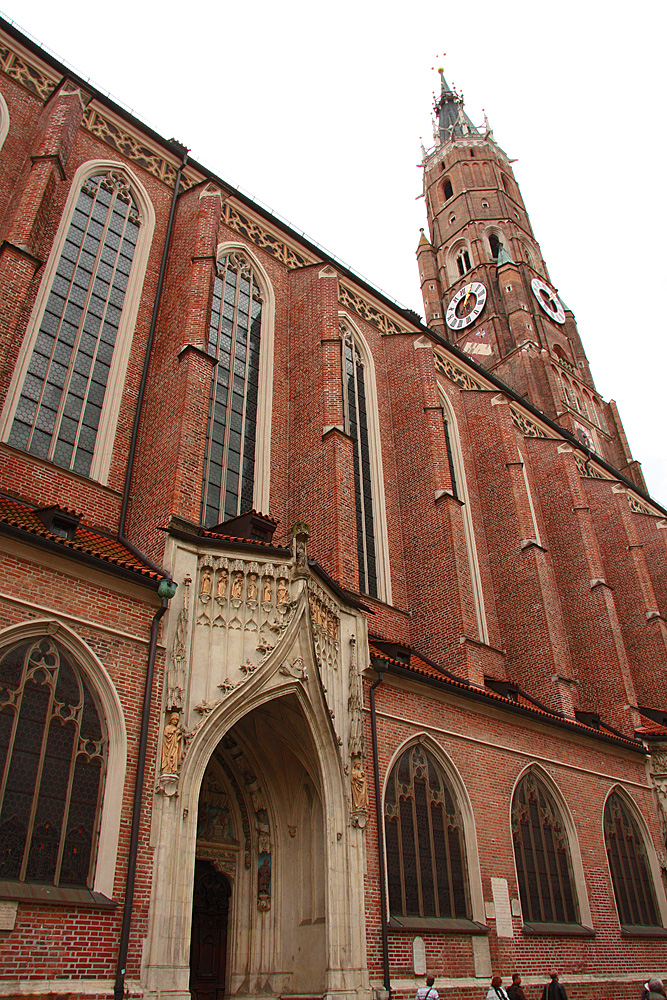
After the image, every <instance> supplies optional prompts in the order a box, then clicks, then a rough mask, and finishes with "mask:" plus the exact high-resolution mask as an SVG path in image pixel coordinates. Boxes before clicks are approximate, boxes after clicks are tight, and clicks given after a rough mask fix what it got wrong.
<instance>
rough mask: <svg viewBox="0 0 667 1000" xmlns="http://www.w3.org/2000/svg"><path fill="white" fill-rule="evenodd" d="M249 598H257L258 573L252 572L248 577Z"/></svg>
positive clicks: (252, 599)
mask: <svg viewBox="0 0 667 1000" xmlns="http://www.w3.org/2000/svg"><path fill="white" fill-rule="evenodd" d="M248 600H249V601H256V600H257V574H256V573H251V574H250V577H249V579H248Z"/></svg>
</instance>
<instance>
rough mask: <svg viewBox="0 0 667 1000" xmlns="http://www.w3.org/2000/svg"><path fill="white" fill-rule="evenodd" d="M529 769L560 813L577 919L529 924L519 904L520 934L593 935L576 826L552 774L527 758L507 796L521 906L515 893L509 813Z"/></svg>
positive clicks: (510, 822) (511, 811)
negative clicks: (568, 857)
mask: <svg viewBox="0 0 667 1000" xmlns="http://www.w3.org/2000/svg"><path fill="white" fill-rule="evenodd" d="M530 771H533V772H534V773H535V774H536V775H537V778H538V780H539V781H541V782H542V784H543V785H544V786H545V788H546V790H547V792H548V793H549V794H550V795H551V797H552V799H553V800H554V802H555V805H556V808H557V809H558V812H559V814H560V819H561V822H562V824H563V828H564V832H565V836H566V838H567V843H568V848H569V851H570V865H571V870H572V890H573V895H574V897H575V900H576V905H577V907H578V910H579V922H578V923H577V924H546V923H545V924H540V923H531V922H530V921H529V920H527V919H526V916H525V914H524V913H523V907H521V920H522V923H523V929H524V933H525V932H526V931H528V932H530V931H531V930H533V929H536V930H537V931H538V933H542V934H559V933H562V934H568V933H583V934H589V935H591V934H593V933H594V931H593V917H592V914H591V907H590V902H589V899H588V888H587V885H586V876H585V874H584V866H583V863H582V860H581V848H580V846H579V837H578V836H577V828H576V825H575V822H574V818H573V816H572V812H571V810H570V807H569V805H568V803H567V800H566V799H565V796H564V795H563V793H562V792H561V790H560V788H559V787H558V785H557V784H556V782H555V781H554V779H553V778H552V776H551V775H550V774H549V773H548V771H546V770H545V768H544V767H542V765H541V764H539V763H538V762H537V761H531V762H530V763H529V764H526V766H525V767H523V768H522V769H521V771H520V772H519V773H518V774H517V776H516V779H515V781H514V785H513V786H512V790H511V793H510V797H509V816H508V822H509V833H510V840H511V841H512V862H513V865H514V876H515V879H516V887H517V896H518V898H519V905H521V896H520V893H519V873H518V868H517V858H516V851H515V850H514V843H513V837H512V813H513V807H514V796H515V794H516V790H517V788H518V786H519V784H520V783H521V782H522V781H523V779H524V778H525V777H526V775H527V774H528V773H529V772H530Z"/></svg>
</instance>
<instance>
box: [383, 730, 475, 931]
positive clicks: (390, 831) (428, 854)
mask: <svg viewBox="0 0 667 1000" xmlns="http://www.w3.org/2000/svg"><path fill="white" fill-rule="evenodd" d="M384 822H385V840H386V848H387V873H388V875H387V878H388V887H389V912H390V913H391V914H392V915H393V916H397V917H443V918H449V919H468V920H469V919H471V905H470V892H469V886H468V871H467V865H466V851H465V837H464V829H463V820H462V818H461V813H460V810H459V808H458V806H457V804H456V799H455V797H454V794H453V791H452V789H451V787H450V785H449V783H448V781H447V779H446V777H445V775H444V773H443V771H442V768H441V767H440V766H439V764H438V763H437V761H436V760H435V758H434V757H433V755H432V754H431V753H430V752H429V751H428V750H427V749H426V748H425V747H423V746H421V745H417V746H412V747H409V748H408V749H407V750H406V751H405V752H404V753H403V754H402V755H401V757H400V758H399V759H398V761H397V762H396V764H395V765H394V767H393V769H392V772H391V774H390V775H389V782H388V784H387V789H386V792H385V801H384Z"/></svg>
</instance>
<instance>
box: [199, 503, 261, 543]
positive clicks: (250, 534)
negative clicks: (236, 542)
mask: <svg viewBox="0 0 667 1000" xmlns="http://www.w3.org/2000/svg"><path fill="white" fill-rule="evenodd" d="M277 526H278V522H277V521H275V520H274V519H273V518H272V517H269V516H268V515H267V514H259V513H258V512H257V511H256V510H248V511H246V512H245V514H239V515H238V516H237V517H230V518H229V520H227V521H223V522H222V523H221V524H216V525H215V527H214V528H209V529H208V530H209V531H213V532H215V533H216V534H217V535H227V536H228V537H230V538H244V539H246V540H248V541H253V542H267V543H270V542H271V540H272V538H273V532H274V531H275V530H276V527H277Z"/></svg>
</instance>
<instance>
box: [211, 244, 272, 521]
mask: <svg viewBox="0 0 667 1000" xmlns="http://www.w3.org/2000/svg"><path fill="white" fill-rule="evenodd" d="M234 251H237V252H240V253H242V254H243V255H244V256H245V257H247V258H248V260H249V261H250V262H251V264H252V268H253V272H254V273H255V275H256V277H257V278H258V283H259V287H260V291H261V293H262V296H263V302H262V325H261V330H260V352H259V385H258V393H257V399H258V404H257V437H256V440H255V484H254V491H255V492H254V500H253V506H254V508H255V509H256V510H259V511H263V512H264V513H266V512H267V511H268V509H269V490H270V486H271V419H272V409H273V353H274V328H275V317H276V296H275V292H274V290H273V285H272V283H271V279H270V278H269V275H268V273H267V271H266V269H265V268H264V266H263V265H262V264H261V263H260V260H259V258H258V257H257V255H256V254H255V253H254V252H253V251H252V250H251V249H250V247H249V246H248V245H247V244H246V243H243V242H242V241H241V240H224V241H223V242H222V243H219V244H218V247H217V250H216V260H220V258H221V257H224V256H225V255H226V254H228V253H233V252H234Z"/></svg>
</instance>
